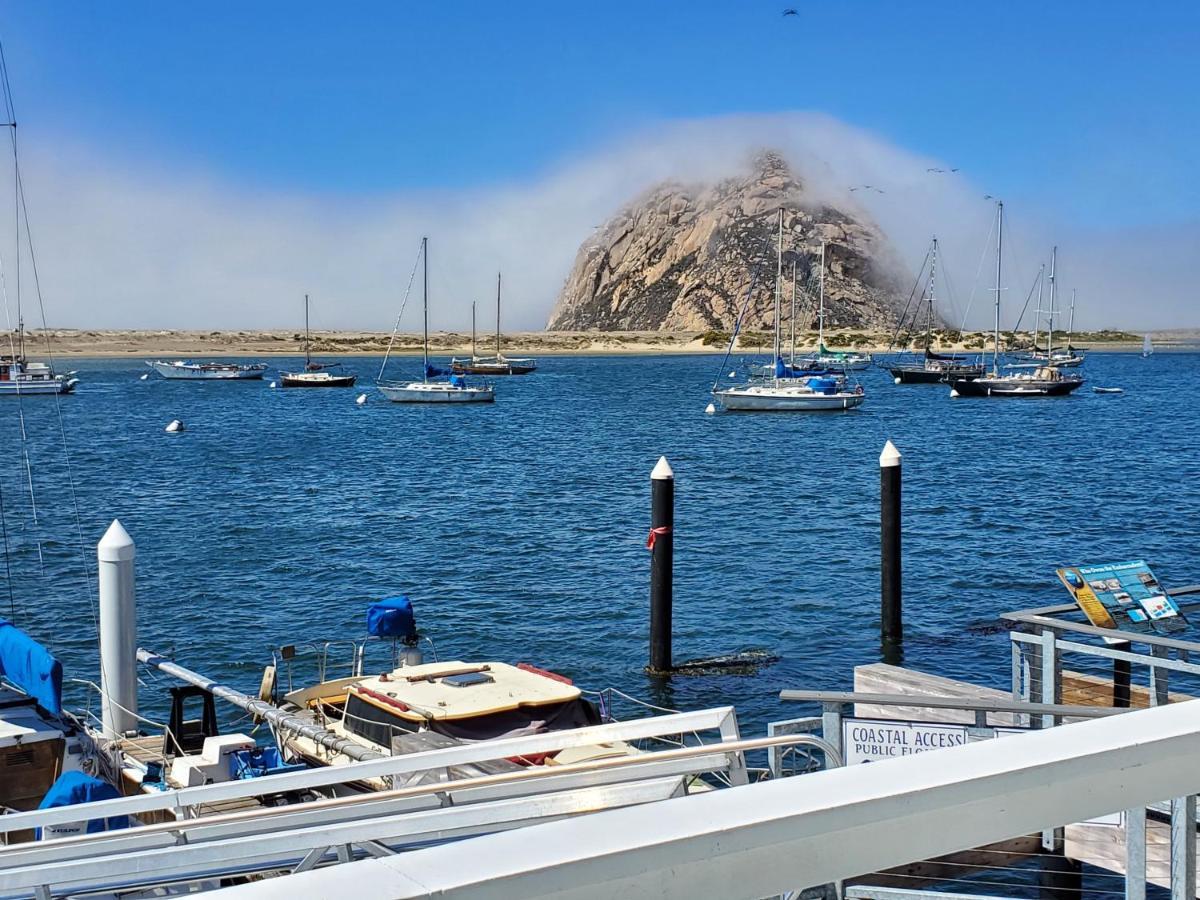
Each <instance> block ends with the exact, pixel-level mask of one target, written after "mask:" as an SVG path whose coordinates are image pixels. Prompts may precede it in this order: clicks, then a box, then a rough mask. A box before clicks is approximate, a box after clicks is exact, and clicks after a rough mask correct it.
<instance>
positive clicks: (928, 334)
mask: <svg viewBox="0 0 1200 900" xmlns="http://www.w3.org/2000/svg"><path fill="white" fill-rule="evenodd" d="M937 249H938V245H937V238H934V239H933V253H932V254H931V255H930V258H929V306H928V308H927V309H926V311H925V351H926V352H928V351H929V345H930V344H931V343H932V342H933V297H934V293H935V292H936V284H937Z"/></svg>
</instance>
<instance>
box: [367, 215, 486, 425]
mask: <svg viewBox="0 0 1200 900" xmlns="http://www.w3.org/2000/svg"><path fill="white" fill-rule="evenodd" d="M421 265H422V276H423V279H424V289H423V292H424V297H423V307H424V324H423V333H424V337H423V346H424V354H423V357H424V358H423V367H422V369H421V380H420V381H380V382H378V383H377V384H376V386H377V387H378V388H379V392H380V393H381V394H383V396H385V397H387V398H388V399H389V400H391V401H392V402H394V403H491V402H492V401H494V400H495V399H496V392H495V390H494V389H493V388H492V386H491V385H490V384H488V383H486V382H484V383H482V384H477V383H471V382H469V381H468V380H467V378H466V376H464V375H461V374H455V373H452V372H447V371H445V370H443V369H439V368H436V367H434V366H431V365H430V364H429V238H427V237H425V238H421ZM384 364H385V365H386V364H387V360H386V359H385V360H384ZM444 375H449V376H450V377H449V378H448V379H446V380H444V381H443V380H440V378H441V376H444Z"/></svg>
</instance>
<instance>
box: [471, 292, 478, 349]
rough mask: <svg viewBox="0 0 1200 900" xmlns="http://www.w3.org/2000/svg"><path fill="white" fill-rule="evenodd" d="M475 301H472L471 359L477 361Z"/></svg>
mask: <svg viewBox="0 0 1200 900" xmlns="http://www.w3.org/2000/svg"><path fill="white" fill-rule="evenodd" d="M476 356H477V354H476V353H475V301H474V300H472V301H471V359H475V357H476Z"/></svg>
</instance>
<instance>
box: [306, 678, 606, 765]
mask: <svg viewBox="0 0 1200 900" xmlns="http://www.w3.org/2000/svg"><path fill="white" fill-rule="evenodd" d="M285 702H286V704H287V705H290V706H294V707H296V708H298V709H309V710H312V711H313V712H315V713H316V714H317V716H318V718H324V719H325V725H326V727H327V728H329V729H330V730H332V731H335V732H338V733H341V734H344V735H345V736H346V737H349V738H351V739H352V740H354V741H356V742H358V743H361V744H367V745H374V746H375V747H378V748H379V749H380V750H381V751H382V752H384V753H391V752H392V746H393V741H394V740H395V739H396V738H397V737H402V736H404V735H408V734H414V733H417V732H422V731H433V732H436V733H438V734H441V735H443V736H445V737H448V738H451V739H454V740H459V741H482V740H490V739H493V738H500V737H516V736H519V735H523V734H537V733H539V732H544V731H558V730H562V729H570V728H579V727H582V726H585V725H596V724H599V722H600V717H599V715H598V714H597V712H596V709H595V708H594V707H593V706H592V704H591V703H589V702H588V701H587V700H585V699H584V698H583V696H582V693H581V691H580V690H579V688H577V687H575V686H574V685H573V684H572V683H571V682H570V680H569V679H567V678H564V677H563V676H561V675H556V674H554V673H553V672H547V671H544V670H542V669H538V668H535V667H534V666H530V665H528V664H525V663H521V664H519V665H516V666H512V665H509V664H507V663H502V662H486V663H464V662H461V661H448V662H433V663H422V664H420V665H409V666H402V667H400V668H398V669H395V670H393V671H391V672H385V673H383V674H380V675H376V676H365V677H357V678H343V679H338V680H335V681H328V682H325V683H323V684H318V685H314V686H312V687H309V688H305V689H303V690H299V691H294V692H292V693H290V694H288V695H287V696H286V698H285Z"/></svg>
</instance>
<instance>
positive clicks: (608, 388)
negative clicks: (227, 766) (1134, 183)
mask: <svg viewBox="0 0 1200 900" xmlns="http://www.w3.org/2000/svg"><path fill="white" fill-rule="evenodd" d="M719 363H720V359H719V357H694V356H672V357H583V358H566V357H564V358H553V357H551V358H546V359H544V360H543V361H542V369H541V370H540V371H539V372H538V373H537V374H535V375H531V376H528V377H522V378H510V379H501V380H500V381H499V382H498V388H497V402H496V403H495V405H494V406H475V407H471V406H467V407H453V408H452V407H436V406H435V407H420V406H408V405H401V404H390V403H388V402H386V401H385V400H383V398H382V397H380V396H379V395H378V393H377V392H376V391H375V390H374V388H373V387H372V386H371V379H372V377H373V376H374V374H375V372H376V371H377V369H378V365H379V360H378V359H371V358H363V359H358V360H352V361H350V362H349V366H350V367H351V368H352V369H354V370H355V371H357V372H358V373H359V374H360V378H361V380H362V386H361V389H358V388H356V389H351V390H325V391H322V390H299V391H284V390H271V389H270V388H269V387H268V384H267V382H248V383H225V384H220V383H197V384H188V383H180V382H168V381H165V380H162V379H160V378H159V377H157V376H155V375H152V376H151V379H150V380H147V381H141V380H140V376H141V375H142V374H143V373H145V372H147V371H148V370H147V369H146V368H145V367H144V366H143V365H142V363H141V362H140V361H139V360H81V361H76V362H74V363H73V365H75V367H76V368H78V369H79V371H80V374H81V377H82V378H83V383H82V384H81V386H80V388H79V390H78V393H77V394H76V395H75V396H71V397H64V398H62V399H61V400H60V401H59V403H58V405H57V407H56V405H55V401H54V400H53V399H50V398H25V399H24V400H23V401H21V408H22V409H23V411H24V414H25V420H26V429H27V432H28V434H29V455H30V462H31V468H32V471H33V475H34V485H35V498H36V501H37V506H38V519H37V523H36V524H35V523H34V521H33V517H32V515H31V510H30V498H29V492H28V487H27V485H26V484H25V474H24V461H23V459H22V456H21V450H20V447H21V444H20V440H19V431H18V428H19V420H18V415H17V410H18V406H17V401H15V400H14V399H12V398H4V400H3V403H4V408H3V410H0V429H2V433H3V440H4V445H5V446H6V447H7V448H8V453H7V454H6V455H5V457H4V460H3V463H0V485H2V486H3V490H4V506H5V511H6V520H5V524H6V531H7V537H8V543H9V548H10V552H9V560H10V564H11V573H10V575H9V577H8V579H7V583H8V585H10V586H11V588H12V606H13V610H14V614H15V618H16V620H17V621H18V623H20V624H22V625H24V626H25V627H27V628H28V629H29V630H30V631H31V632H33V633H34V634H35V635H36V636H37V637H38V638H39V639H41V640H43V641H45V642H46V643H47V644H48V645H49V646H50V647H51V648H53V649H54V651H55V652H56V653H58V654H59V656H60V657H61V658H62V659H63V660H64V663H65V664H66V667H67V669H68V674H69V675H75V676H78V677H85V678H94V677H95V671H96V668H97V666H96V649H95V648H96V643H95V627H94V619H93V612H92V600H91V599H90V595H89V589H88V587H87V586H86V584H85V582H84V580H83V575H82V570H81V563H80V555H79V542H80V535H78V534H77V533H76V528H75V523H74V515H73V512H72V496H71V490H70V486H69V484H70V482H69V479H68V478H67V472H66V464H65V462H64V455H63V445H62V435H61V433H60V431H59V425H58V420H57V414H56V410H57V411H60V412H61V415H62V423H63V430H64V431H65V436H66V444H67V447H68V448H69V451H70V454H69V459H70V465H71V467H72V471H73V476H74V483H75V489H76V492H77V498H78V504H79V509H80V515H81V521H82V535H81V537H82V542H83V545H84V553H85V555H86V560H87V565H88V566H89V568H90V569H92V570H93V571H94V566H95V550H94V546H95V543H96V541H97V540H98V539H99V538H100V536H101V535H102V534H103V532H104V530H105V528H106V527H107V525H108V523H109V521H110V520H111V519H112V518H114V517H118V518H120V519H121V521H122V522H123V523H124V524H125V526H126V527H127V528H128V530H129V531H130V533H131V534H132V535H133V537H134V539H135V540H136V541H137V544H138V576H139V584H138V591H139V617H140V621H139V631H140V643H141V644H142V645H143V646H147V647H150V648H153V649H155V650H158V651H160V652H165V653H169V654H172V655H174V656H175V657H176V658H177V659H178V660H179V661H181V662H183V663H184V664H186V665H189V666H191V667H193V668H195V669H198V670H199V671H201V672H204V673H206V674H208V675H211V676H213V677H216V678H218V679H221V680H225V681H228V682H230V683H232V684H234V685H236V686H238V687H241V688H243V689H246V690H248V691H251V692H256V690H257V686H258V680H259V674H260V672H261V668H262V666H263V664H264V663H265V662H267V661H268V660H269V653H268V648H269V647H270V646H272V645H278V644H283V643H289V642H296V641H305V640H314V639H325V638H343V639H344V638H350V637H356V636H359V635H361V633H362V631H363V621H364V609H365V606H366V604H367V602H368V601H369V600H371V599H372V598H376V597H381V596H389V595H393V594H399V593H406V594H409V595H410V596H411V597H412V598H413V599H414V601H415V603H416V608H417V615H418V622H419V624H420V626H421V628H422V629H423V631H425V632H427V633H429V634H430V635H432V636H433V638H434V639H435V641H436V643H437V646H438V649H439V652H440V654H441V656H442V658H461V659H467V660H472V659H480V658H494V659H503V660H509V661H514V662H515V661H522V660H523V661H529V662H533V663H535V664H538V665H542V666H547V667H550V668H553V669H556V670H559V671H562V672H564V673H566V674H569V675H570V676H572V677H573V678H575V679H576V680H577V681H579V682H580V683H582V684H583V685H584V686H586V687H591V688H601V687H606V686H615V687H618V688H621V689H623V690H625V691H628V692H630V693H633V694H636V695H638V696H641V697H645V698H647V699H651V700H654V701H655V702H658V703H661V704H664V705H667V706H671V707H676V708H695V707H699V706H704V705H711V704H723V703H733V704H735V705H736V706H737V707H738V709H739V712H740V713H741V715H742V719H743V722H744V723H745V730H746V731H748V732H758V731H761V729H762V726H763V724H764V723H765V722H766V721H768V720H771V719H776V718H784V717H788V716H792V715H795V714H797V710H796V709H795V708H789V707H785V706H784V705H783V704H780V703H779V702H778V700H777V699H776V695H777V693H778V691H779V690H780V689H781V688H784V687H792V688H831V689H843V688H849V687H850V686H851V679H852V669H853V667H854V666H855V665H856V664H860V663H866V662H872V661H876V660H878V659H879V647H878V634H877V627H878V626H877V623H878V594H879V569H878V555H879V533H878V490H879V488H878V485H879V473H878V456H879V452H880V450H881V448H882V446H883V443H884V441H885V440H887V439H888V438H891V439H892V440H893V441H894V442H895V443H896V444H897V446H898V447H899V448H900V450H901V451H902V453H903V454H904V491H905V520H904V525H905V534H904V541H905V543H904V587H905V618H906V625H907V629H908V631H907V642H906V647H905V651H906V662H907V663H908V664H910V665H913V666H915V667H917V668H920V669H924V670H927V671H930V672H935V673H939V674H944V675H949V676H953V677H960V678H968V679H971V680H973V681H976V682H979V683H983V684H990V685H995V686H1006V684H1007V679H1008V665H1009V657H1008V643H1007V637H1006V636H1005V635H1004V634H990V633H987V632H986V629H980V628H977V627H975V626H978V625H981V624H983V625H986V624H989V623H993V622H994V621H995V619H996V617H997V615H998V614H1000V613H1002V612H1005V611H1009V610H1013V609H1018V608H1022V607H1027V606H1033V605H1039V604H1045V603H1053V602H1062V601H1063V600H1064V598H1065V594H1064V593H1063V592H1062V591H1061V589H1060V588H1058V587H1057V586H1056V585H1057V582H1056V581H1055V579H1054V569H1055V567H1056V566H1058V565H1061V564H1066V563H1076V562H1088V561H1105V560H1110V559H1119V558H1134V557H1145V558H1146V559H1148V560H1149V561H1150V562H1151V564H1152V565H1153V566H1154V567H1155V568H1156V570H1157V571H1158V573H1159V575H1160V577H1162V578H1163V580H1164V581H1165V582H1166V583H1168V584H1175V585H1179V584H1184V583H1193V582H1196V581H1200V531H1198V530H1197V529H1196V522H1197V519H1198V518H1200V462H1198V457H1197V451H1196V445H1197V440H1198V439H1200V416H1198V412H1200V404H1198V403H1197V400H1196V397H1197V393H1198V391H1200V355H1198V354H1194V353H1160V354H1157V355H1155V356H1154V357H1152V358H1151V359H1149V360H1143V359H1141V358H1140V356H1138V355H1135V354H1119V353H1103V354H1101V353H1095V354H1092V355H1091V356H1090V357H1089V359H1088V361H1087V363H1086V364H1085V367H1084V369H1083V372H1084V374H1085V375H1086V377H1087V379H1088V384H1087V385H1086V386H1085V387H1084V388H1083V390H1082V391H1081V392H1080V393H1079V394H1077V395H1075V396H1073V397H1069V398H1063V399H1048V400H972V399H966V398H962V399H957V400H952V399H950V398H949V397H948V390H947V389H946V388H945V387H944V386H940V385H938V386H903V387H901V386H896V385H893V384H892V383H891V380H890V378H889V377H888V375H887V373H886V372H882V371H871V372H867V373H864V376H863V381H864V384H865V385H866V388H867V391H868V394H869V399H868V401H867V403H866V405H864V406H863V407H862V409H861V410H858V411H854V412H850V413H838V414H808V415H805V414H791V415H789V414H759V415H752V414H751V415H716V416H709V415H705V414H704V407H705V405H706V404H707V403H708V400H709V397H708V395H707V390H708V388H709V386H710V385H711V382H712V379H713V377H714V376H715V374H716V370H717V367H718V365H719ZM289 364H291V365H294V364H295V361H287V360H283V359H278V360H272V366H273V370H272V371H275V370H276V369H277V368H279V367H287V366H288V365H289ZM394 365H396V366H397V368H398V369H404V368H406V367H407V368H408V369H411V370H413V371H415V370H416V365H415V364H413V363H412V361H401V362H400V363H399V364H395V363H394ZM270 377H271V376H270V375H268V382H269V380H270ZM1092 385H1119V386H1121V387H1124V388H1125V390H1126V393H1125V394H1123V395H1098V394H1093V393H1092V392H1091V390H1090V388H1091V386H1092ZM364 391H365V392H366V393H367V394H368V397H369V398H370V399H369V402H368V403H367V404H366V405H365V406H363V407H359V406H356V404H355V402H354V399H355V397H356V396H357V395H358V394H359V393H362V392H364ZM173 418H180V419H182V420H183V421H185V422H186V423H187V425H188V430H187V432H186V433H184V434H182V435H169V434H165V433H164V432H163V428H164V426H165V425H166V423H167V422H168V421H170V420H171V419H173ZM660 454H665V455H666V456H667V457H668V459H669V460H670V462H671V465H672V466H673V467H674V469H675V472H676V477H677V520H676V569H675V571H676V608H675V622H676V634H675V655H676V658H677V659H681V660H682V659H686V658H689V657H698V656H705V655H710V654H715V653H723V652H728V651H732V650H736V649H740V648H747V647H760V648H766V649H768V650H770V651H773V652H775V653H778V654H779V655H780V656H781V657H782V660H781V662H780V663H778V664H777V665H774V666H772V667H770V668H767V669H765V670H764V671H762V672H761V673H760V674H758V675H756V676H751V677H735V676H721V677H700V678H672V679H670V680H667V681H663V680H659V679H652V678H649V677H647V676H646V675H644V674H643V672H642V666H643V665H644V664H645V661H646V655H647V654H646V641H647V600H648V569H649V559H648V554H647V551H646V549H645V539H646V532H647V528H648V519H649V508H648V504H649V481H648V479H649V474H650V470H651V468H652V467H653V465H654V463H655V461H656V460H657V458H658V456H659V455H660ZM39 543H40V545H41V562H40V563H39V559H38V545H39ZM93 577H94V575H93ZM0 604H3V605H5V606H7V605H8V604H9V597H7V596H4V594H3V593H0ZM160 697H161V688H158V687H152V688H147V691H146V695H145V696H144V697H143V700H142V702H143V705H144V706H147V707H149V708H151V709H156V708H157V709H160V710H161V702H160Z"/></svg>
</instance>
